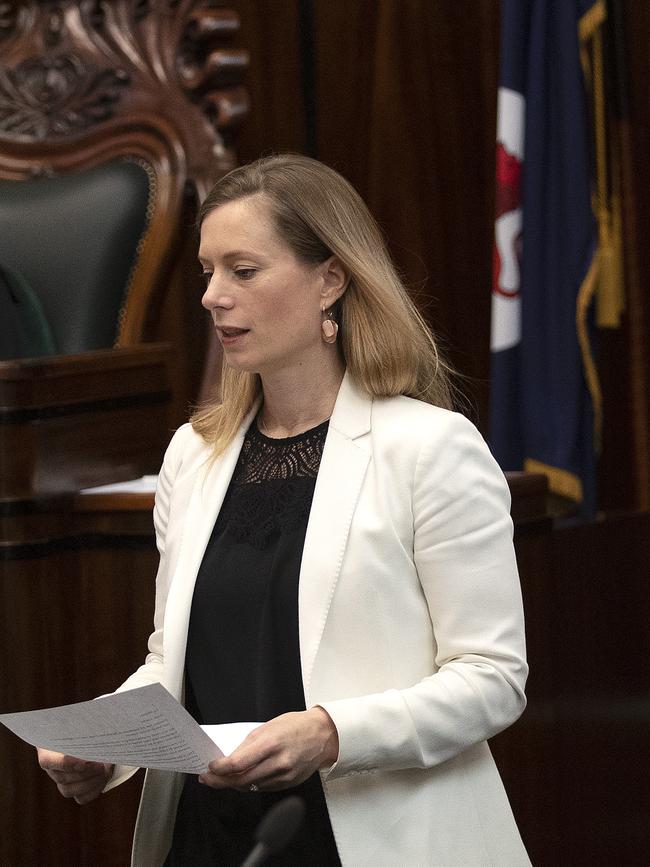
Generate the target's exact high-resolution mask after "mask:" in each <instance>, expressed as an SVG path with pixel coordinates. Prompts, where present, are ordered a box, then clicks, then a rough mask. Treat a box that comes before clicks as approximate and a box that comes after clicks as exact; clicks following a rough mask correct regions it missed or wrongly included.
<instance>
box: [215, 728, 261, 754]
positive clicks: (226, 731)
mask: <svg viewBox="0 0 650 867" xmlns="http://www.w3.org/2000/svg"><path fill="white" fill-rule="evenodd" d="M261 725H262V723H259V722H236V723H221V724H219V725H211V726H201V728H202V729H203V731H204V732H205V733H206V734H207V735H208V736H209V737H210V738H212V740H213V741H214V742H215V744H218V745H219V748H220V750H221V752H222V753H223V754H224V756H229V755H230V753H232V752H233V750H236V749H237V747H238V746H239V745H240V743H241V742H242V741H243V740H244V739H245V738H246V737H247V735H249V734H250V732H252V731H253V729H256V728H257V727H258V726H261Z"/></svg>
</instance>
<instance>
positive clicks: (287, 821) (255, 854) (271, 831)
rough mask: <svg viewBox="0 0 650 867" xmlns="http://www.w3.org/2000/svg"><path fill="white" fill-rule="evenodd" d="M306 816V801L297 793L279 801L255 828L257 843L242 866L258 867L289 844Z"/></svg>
mask: <svg viewBox="0 0 650 867" xmlns="http://www.w3.org/2000/svg"><path fill="white" fill-rule="evenodd" d="M304 817H305V802H304V801H303V799H302V798H299V797H298V796H297V795H290V796H289V797H288V798H284V799H283V800H282V801H278V803H277V804H274V805H273V806H272V807H271V809H270V810H269V811H268V813H267V814H266V816H264V818H263V819H262V821H261V822H260V823H259V825H258V826H257V829H256V830H255V839H256V841H257V842H256V844H255V846H254V848H253V849H252V850H251V852H250V853H249V855H248V857H247V858H246V860H245V861H244V862H243V864H242V865H241V867H257V865H258V864H263V863H264V862H265V861H266V859H267V858H268V857H269V855H275V853H276V852H280V850H281V849H284V847H285V846H286V845H287V843H288V842H289V840H291V838H292V837H293V835H294V834H295V833H296V831H297V830H298V828H299V827H300V825H301V824H302V820H303V819H304Z"/></svg>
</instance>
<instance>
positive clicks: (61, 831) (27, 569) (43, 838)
mask: <svg viewBox="0 0 650 867" xmlns="http://www.w3.org/2000/svg"><path fill="white" fill-rule="evenodd" d="M68 518H70V514H69V515H68ZM155 568H156V553H155V550H154V549H153V546H152V545H151V541H150V538H149V539H148V540H147V544H146V547H144V548H139V547H137V546H136V547H133V546H130V547H128V548H126V547H121V546H120V545H116V547H115V548H113V549H112V550H108V549H87V550H85V551H84V552H83V553H82V554H80V553H79V551H78V550H72V551H68V552H65V551H63V552H60V553H59V554H57V555H53V556H48V557H43V558H30V559H21V560H13V561H7V560H5V561H0V658H2V660H3V665H2V666H1V667H0V712H6V711H10V710H11V711H16V710H28V709H33V708H36V707H50V706H54V705H57V704H65V703H68V702H73V701H81V700H83V699H86V698H93V697H94V696H96V695H100V694H102V693H103V692H107V691H110V690H112V689H114V688H115V685H116V684H118V683H120V682H121V681H122V680H123V679H124V678H125V677H126V676H127V675H128V674H130V673H131V672H132V671H133V670H134V669H135V668H136V667H137V665H139V664H140V663H141V662H142V660H143V658H144V653H145V648H146V639H147V636H148V634H149V632H150V627H151V622H152V616H153V578H154V574H155ZM0 750H1V751H2V756H3V774H2V778H1V779H0V810H1V811H2V813H3V828H4V833H3V834H2V835H0V864H3V865H4V864H6V865H12V867H13V865H16V867H18V865H28V864H29V865H32V864H38V865H43V867H50V865H51V867H70V865H79V867H81V865H90V864H92V865H98V867H115V865H126V864H128V863H129V853H130V848H131V838H132V831H133V825H134V822H135V815H136V811H137V803H138V798H139V791H140V787H141V781H142V780H141V778H142V774H139V775H138V777H137V779H133V780H130V781H129V782H127V783H125V784H124V785H122V786H120V787H119V788H118V789H116V790H115V791H114V792H110V793H109V794H107V795H106V796H104V797H102V798H100V799H99V800H97V801H96V802H93V803H92V804H88V805H85V806H84V807H83V808H81V807H79V806H77V805H76V804H75V803H74V802H73V801H66V800H64V799H63V798H61V796H60V795H59V793H58V792H57V790H56V787H55V786H54V784H53V783H52V782H51V781H50V780H49V779H48V778H47V777H46V776H45V774H43V773H42V772H41V771H40V769H38V767H37V764H36V756H35V751H34V750H33V749H32V748H31V747H29V746H27V745H26V744H23V743H22V742H20V741H19V740H18V739H17V738H16V737H15V736H13V735H12V734H11V733H10V732H9V731H8V730H6V729H5V728H4V727H0Z"/></svg>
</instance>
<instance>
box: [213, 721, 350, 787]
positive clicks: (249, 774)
mask: <svg viewBox="0 0 650 867" xmlns="http://www.w3.org/2000/svg"><path fill="white" fill-rule="evenodd" d="M333 728H334V726H333V723H332V722H331V720H330V718H329V716H328V715H327V714H326V713H325V711H323V710H322V709H321V708H313V709H311V710H310V711H301V712H293V713H287V714H282V715H281V716H279V717H276V718H275V719H273V720H270V721H269V722H268V723H265V724H264V725H262V726H260V727H259V728H257V729H255V730H254V731H252V732H251V733H250V734H249V735H248V737H247V738H246V739H245V740H244V741H243V742H242V743H241V744H240V746H239V747H238V748H237V749H236V750H235V751H234V752H233V753H232V754H231V755H230V756H227V757H225V758H221V759H215V760H214V761H212V762H210V765H209V767H208V770H207V771H206V772H205V773H204V774H201V776H200V777H199V780H200V782H202V783H205V784H207V785H209V786H212V787H213V788H217V789H218V788H235V789H241V790H246V789H249V788H250V786H251V784H255V785H256V786H257V787H258V788H260V789H263V790H269V791H275V790H280V789H286V788H289V787H290V786H295V785H298V784H299V783H301V782H303V781H304V780H306V779H307V778H308V777H310V776H311V775H312V774H313V773H314V772H315V771H317V770H318V768H319V767H322V766H324V765H325V764H328V763H329V764H331V763H332V761H333V760H335V758H336V754H337V753H338V739H337V741H336V744H335V745H334V746H333V747H332V746H331V745H330V741H331V740H332V734H331V730H332V729H333ZM334 731H336V729H334ZM334 749H335V750H336V753H335V754H334V759H332V761H330V760H329V754H330V752H333V750H334Z"/></svg>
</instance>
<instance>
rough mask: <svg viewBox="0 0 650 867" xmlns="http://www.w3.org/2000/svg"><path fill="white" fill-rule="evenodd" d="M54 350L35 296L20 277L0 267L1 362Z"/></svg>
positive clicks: (53, 344) (43, 315)
mask: <svg viewBox="0 0 650 867" xmlns="http://www.w3.org/2000/svg"><path fill="white" fill-rule="evenodd" d="M57 351H58V350H57V347H56V343H55V342H54V337H53V336H52V331H51V329H50V326H49V323H48V321H47V319H46V318H45V314H44V312H43V306H42V305H41V302H40V300H39V298H38V296H37V295H36V293H35V292H34V291H33V289H32V288H31V286H30V285H29V284H28V282H27V281H26V280H25V278H24V277H23V276H22V274H18V273H17V272H16V271H10V270H8V269H7V268H3V267H2V266H0V361H7V360H9V359H11V358H36V357H42V356H44V355H56V353H57Z"/></svg>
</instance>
